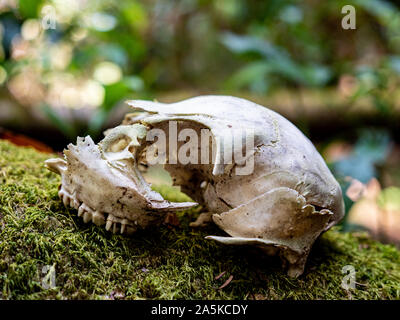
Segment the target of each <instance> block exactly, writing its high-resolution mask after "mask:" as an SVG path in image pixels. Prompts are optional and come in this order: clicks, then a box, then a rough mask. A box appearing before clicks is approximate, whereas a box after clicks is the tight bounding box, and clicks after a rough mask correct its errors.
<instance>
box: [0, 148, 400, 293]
mask: <svg viewBox="0 0 400 320" xmlns="http://www.w3.org/2000/svg"><path fill="white" fill-rule="evenodd" d="M49 157H50V156H49V155H47V154H41V153H38V152H36V151H34V150H32V149H29V148H19V147H15V146H13V145H11V144H9V143H7V142H2V141H0V228H1V229H0V230H1V231H0V292H1V297H2V298H3V299H43V298H46V299H47V298H50V299H53V298H55V299H64V298H67V299H74V298H75V299H89V298H90V299H104V298H109V297H110V295H114V296H115V297H124V298H129V299H142V298H145V299H149V298H160V299H183V298H186V299H253V298H257V299H260V298H267V299H349V298H353V299H399V298H400V284H399V280H400V253H399V251H398V250H397V249H396V248H394V247H393V246H389V245H383V244H380V243H378V242H375V241H373V240H371V239H370V238H368V236H367V235H366V234H350V233H340V232H338V230H337V229H334V230H331V231H329V232H327V233H326V234H325V235H324V236H323V237H322V238H321V239H320V240H318V241H317V243H316V245H315V246H314V248H313V251H312V253H311V256H310V259H309V261H308V264H307V267H306V272H305V274H304V275H303V276H302V277H300V278H299V279H290V278H288V277H287V276H286V275H285V273H284V272H283V271H282V269H281V267H280V262H279V260H278V258H275V257H270V258H269V257H261V256H260V255H259V254H258V253H257V251H254V249H249V248H240V247H224V246H221V245H218V244H216V243H213V242H209V241H206V240H204V236H206V235H208V234H220V235H221V234H223V233H222V231H220V230H219V229H218V228H217V227H215V226H213V225H211V226H209V227H207V228H205V229H201V230H196V229H191V228H190V227H189V222H190V221H192V220H193V219H194V218H195V217H196V215H197V214H198V212H199V210H198V209H197V210H192V211H189V212H185V213H181V214H179V215H178V217H179V219H180V226H179V227H169V226H164V225H163V226H161V227H159V228H153V229H150V230H146V231H142V232H139V233H137V234H135V235H134V236H133V237H130V238H128V237H124V236H120V235H113V234H111V233H108V232H106V231H105V230H104V228H100V227H96V226H94V225H86V224H84V223H83V222H82V221H81V219H80V218H78V217H77V215H76V210H74V209H67V208H64V206H63V204H62V203H61V201H60V200H59V198H58V196H57V188H58V185H59V182H60V180H59V177H58V176H57V175H55V174H53V173H51V172H49V171H48V170H46V169H45V168H44V166H43V161H44V160H45V159H47V158H49ZM159 191H161V192H162V193H163V194H164V195H165V196H168V197H169V198H170V199H171V200H173V198H174V197H178V199H181V196H179V195H178V196H177V195H176V194H175V192H172V191H171V189H168V190H165V189H164V188H160V189H159ZM345 265H352V266H354V268H355V271H356V281H357V285H356V288H355V289H351V290H345V289H343V288H342V287H341V282H342V279H343V276H345V274H343V273H342V268H343V267H344V266H345ZM44 266H54V270H55V275H56V277H55V279H56V287H55V288H51V289H44V288H43V285H42V279H43V277H44V275H45V274H43V273H42V268H43V267H44ZM223 271H226V274H225V276H224V277H222V278H221V279H219V280H214V278H215V276H216V275H218V274H220V273H221V272H223ZM230 275H233V281H232V282H231V283H230V284H229V285H228V286H226V287H225V288H223V289H218V287H219V286H221V285H222V284H223V283H224V281H225V280H226V279H227V277H228V276H230Z"/></svg>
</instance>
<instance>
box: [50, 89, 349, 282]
mask: <svg viewBox="0 0 400 320" xmlns="http://www.w3.org/2000/svg"><path fill="white" fill-rule="evenodd" d="M128 104H129V105H130V106H131V107H132V108H133V109H134V111H136V112H135V113H133V114H129V115H127V116H126V117H125V120H124V122H123V125H122V126H120V127H117V128H115V129H111V130H110V131H109V134H108V135H107V136H106V138H105V139H104V140H107V143H104V140H103V144H102V142H101V143H100V144H99V145H100V147H98V148H99V152H100V153H101V154H103V156H98V157H97V158H100V159H101V161H106V162H107V163H108V164H109V166H111V167H113V168H119V173H118V174H122V175H123V174H124V173H126V170H128V169H126V168H127V167H134V168H136V166H137V163H138V162H139V161H144V160H143V151H144V150H145V149H146V146H147V145H148V141H144V138H143V132H141V131H140V130H142V129H143V128H145V130H149V129H153V128H158V129H162V130H163V131H165V133H166V134H167V135H168V124H169V123H170V122H172V121H176V123H177V124H178V131H179V130H182V129H184V128H192V129H194V130H196V132H200V131H201V130H202V129H209V130H210V132H211V135H212V140H213V146H214V147H215V149H213V150H212V151H213V152H214V153H213V155H212V157H213V159H212V160H213V161H212V162H210V163H205V164H198V163H197V164H192V163H190V164H185V165H184V164H180V163H179V162H178V163H176V164H175V163H174V164H172V163H169V162H168V160H167V163H166V164H165V169H166V170H167V171H169V173H170V174H171V176H172V178H173V179H174V181H175V184H178V185H180V186H181V188H182V191H183V192H185V193H187V194H188V195H189V196H190V197H192V199H194V200H195V201H197V202H198V203H200V204H202V205H203V206H204V207H206V208H207V210H208V211H209V212H211V213H213V216H212V219H213V221H214V222H215V223H216V224H217V225H218V226H219V227H220V228H221V229H222V230H224V231H225V232H226V233H227V234H228V236H208V237H207V238H208V239H212V240H216V241H218V242H221V243H225V244H236V245H254V246H257V247H260V248H261V249H262V250H264V251H265V252H266V253H267V254H278V253H279V255H280V256H281V258H282V260H283V262H284V263H285V264H287V266H288V273H289V275H291V276H298V275H300V274H302V273H303V271H304V265H305V262H306V259H307V256H308V254H309V251H310V249H311V246H312V244H313V243H314V241H315V239H316V238H317V237H318V236H319V235H320V234H321V233H322V232H323V231H325V230H327V229H329V228H330V227H331V226H332V225H334V224H336V223H337V222H338V221H339V220H340V219H341V218H342V217H343V215H344V205H343V199H342V194H341V189H340V186H339V184H338V183H337V181H336V180H335V178H334V177H333V175H332V174H331V172H330V171H329V169H328V167H327V165H326V164H325V162H324V160H323V159H322V157H321V156H320V154H319V153H318V152H317V150H316V149H315V147H314V146H313V144H312V143H311V142H310V141H309V140H308V139H307V138H306V137H305V136H304V135H303V134H302V133H301V131H300V130H298V129H297V128H296V127H295V126H294V125H293V124H292V123H290V122H289V121H288V120H286V119H285V118H284V117H282V116H280V115H279V114H278V113H276V112H274V111H272V110H269V109H267V108H265V107H263V106H260V105H257V104H255V103H253V102H250V101H247V100H244V99H240V98H236V97H230V96H200V97H195V98H191V99H187V100H184V101H180V102H177V103H171V104H164V103H158V102H151V101H142V100H133V101H128ZM137 112H140V113H137ZM129 128H134V130H133V131H134V133H133V134H130V135H131V138H132V135H133V136H134V137H133V139H128V140H131V141H133V142H134V143H133V145H134V146H135V147H136V148H135V151H134V152H133V153H129V151H130V150H131V149H128V147H129V142H127V143H125V144H124V143H123V144H122V148H119V149H118V148H116V150H117V151H116V152H115V153H114V156H113V152H110V150H111V151H113V150H112V149H113V148H112V144H113V143H116V142H118V143H119V144H121V140H123V138H124V137H127V136H129V134H127V132H129V130H130V129H129ZM139 129H140V130H139ZM135 130H136V131H138V132H140V134H141V135H140V136H139V135H138V134H137V135H136V136H135V132H136V131H135ZM243 132H245V134H246V132H251V134H252V138H253V141H252V143H253V145H252V149H251V150H246V156H245V157H243V152H244V150H243V148H233V147H232V144H229V143H228V144H227V143H226V141H227V139H226V136H227V135H230V136H232V137H234V138H236V136H235V135H238V134H240V135H242V134H243ZM110 137H112V138H110ZM86 139H87V138H86ZM167 140H168V139H167ZM233 140H234V139H233ZM131 144H132V143H131ZM181 144H182V142H181ZM110 146H111V147H110ZM70 148H71V147H70ZM94 148H96V147H95V146H94ZM105 149H108V150H109V152H106V150H105ZM227 149H229V150H227ZM228 151H232V153H233V156H232V162H231V163H226V162H225V161H224V156H225V155H226V154H227V153H228ZM247 153H248V154H247ZM116 154H117V156H115V155H116ZM129 154H133V156H132V158H131V159H129ZM169 156H170V155H169ZM246 157H247V158H246ZM249 157H251V159H252V163H253V167H252V170H251V172H248V173H246V174H238V172H240V171H238V170H240V169H241V168H242V169H243V167H244V166H245V163H244V161H243V159H247V160H248V159H249ZM167 158H168V157H167ZM237 159H241V160H240V161H238V160H237ZM67 160H68V159H67ZM56 162H57V161H56ZM64 165H65V164H64ZM48 166H50V167H51V164H50V165H48ZM54 167H55V166H54V165H53V170H54V171H57V172H60V170H59V169H57V170H55V169H54ZM121 167H123V168H124V169H123V170H122V169H120V168H121ZM63 170H67V169H65V168H63ZM121 170H122V171H121ZM124 170H125V171H124ZM129 170H133V169H129ZM134 171H135V174H134V176H135V177H136V178H135V179H132V180H134V181H133V184H134V185H135V187H133V189H135V190H134V192H133V193H132V194H133V195H135V193H136V194H137V197H138V198H141V199H142V202H143V201H145V200H143V196H144V195H147V198H149V195H151V194H152V193H151V192H152V191H151V190H150V188H145V187H142V188H138V187H137V185H138V183H137V181H138V180H140V182H141V184H146V183H145V182H144V180H143V179H142V178H141V176H140V173H139V172H138V170H134ZM131 176H132V175H131ZM105 179H108V178H107V177H105ZM63 181H64V180H63ZM125 188H126V189H127V190H129V188H128V187H127V186H125ZM124 190H125V189H124ZM80 191H81V190H80ZM70 193H72V194H74V191H72V190H71V191H70ZM158 196H159V197H158V198H157V197H156V196H154V194H153V197H152V199H153V200H151V202H152V203H154V202H155V201H156V202H157V201H158V203H163V208H164V209H163V210H165V208H167V210H169V209H170V210H174V209H175V210H176V209H184V208H187V207H189V206H190V205H193V204H191V203H185V204H182V205H181V206H179V204H174V203H171V204H170V203H168V202H166V200H164V199H163V198H162V197H161V195H158ZM71 197H72V198H73V199H75V201H76V197H75V198H74V196H73V195H71ZM144 198H146V196H145V197H144ZM150 198H151V197H150ZM79 202H80V201H79V200H78V203H79ZM81 202H82V201H81ZM83 202H84V201H83ZM91 207H92V210H93V211H95V212H98V211H101V209H100V208H98V207H96V205H95V204H93V203H92V204H91ZM136 211H137V210H136ZM156 211H157V209H156V208H154V205H153V208H152V210H151V212H152V214H153V215H154V212H156ZM141 212H142V213H143V214H144V215H148V214H149V212H148V210H147V211H146V210H143V209H142V211H141ZM117 216H119V217H120V219H124V218H125V219H128V220H129V217H127V216H126V214H125V216H124V214H122V215H118V214H117ZM135 219H136V220H140V218H139V217H135ZM141 220H143V218H142V219H141ZM145 220H146V219H145ZM146 221H147V220H146Z"/></svg>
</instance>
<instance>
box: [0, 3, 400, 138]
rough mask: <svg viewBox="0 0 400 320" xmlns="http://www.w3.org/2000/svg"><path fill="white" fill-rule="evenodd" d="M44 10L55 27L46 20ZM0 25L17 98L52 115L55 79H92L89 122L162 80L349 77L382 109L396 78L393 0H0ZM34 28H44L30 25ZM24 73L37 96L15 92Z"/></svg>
mask: <svg viewBox="0 0 400 320" xmlns="http://www.w3.org/2000/svg"><path fill="white" fill-rule="evenodd" d="M344 5H353V6H354V7H355V8H356V23H357V29H356V30H344V29H343V28H342V27H341V20H342V18H343V16H344V14H343V13H342V11H341V9H342V7H343V6H344ZM51 14H53V15H54V19H55V29H46V28H44V27H43V26H45V25H46V23H47V26H48V25H49V21H48V20H49V16H50V15H51ZM0 24H1V25H0V29H1V32H0V34H1V40H2V48H1V49H0V63H1V65H0V67H1V70H0V81H1V83H2V84H3V85H8V87H9V88H10V87H11V89H10V90H11V92H12V93H13V95H15V96H16V98H17V99H18V100H19V101H20V102H22V103H23V104H27V105H29V104H33V105H47V106H48V107H47V108H45V111H46V110H47V112H46V114H48V115H49V116H50V118H51V119H53V120H54V121H56V122H58V123H60V120H57V119H56V117H57V116H58V115H57V114H58V113H57V112H51V110H50V109H51V108H54V107H57V103H55V102H54V97H53V96H52V97H53V98H51V97H49V96H51V95H52V94H53V95H54V90H52V84H54V82H56V81H57V79H60V78H63V79H64V80H65V78H69V79H70V82H72V83H74V82H75V83H78V85H77V86H78V87H81V88H86V87H85V85H84V84H80V82H81V81H83V79H86V80H88V79H89V80H90V79H94V80H95V81H96V82H97V84H96V83H95V84H93V83H91V84H90V85H91V87H90V85H89V87H90V88H91V89H92V91H90V90H89V91H88V93H83V95H85V94H86V95H95V94H94V93H93V92H96V94H97V95H99V98H98V99H97V100H96V99H94V100H95V101H94V102H93V101H90V102H91V103H92V105H90V103H89V105H90V106H91V107H96V108H97V109H96V110H97V113H96V116H95V117H94V118H92V119H91V123H90V126H91V129H92V131H96V130H99V129H100V127H101V125H102V123H103V122H104V119H105V118H106V117H107V114H108V113H109V112H110V110H112V108H113V107H114V106H115V105H116V104H117V103H118V102H119V101H121V100H122V99H125V98H128V97H132V96H135V97H141V98H152V97H153V95H154V94H153V93H154V92H156V91H159V90H170V89H181V88H200V89H201V90H203V91H212V92H215V91H220V90H228V91H231V92H232V91H235V90H250V91H251V92H255V93H261V94H267V93H269V92H270V91H271V90H274V89H276V88H282V87H287V88H298V87H317V88H323V87H327V86H335V85H337V84H340V83H341V80H343V79H345V80H346V79H347V80H349V79H350V80H351V81H350V82H345V81H344V82H343V83H344V86H345V88H344V90H347V91H346V92H349V93H348V94H349V96H350V99H349V101H355V100H357V99H362V98H368V99H371V100H372V101H373V104H374V105H375V106H376V107H377V108H378V109H379V110H380V111H382V112H386V113H388V112H390V110H391V109H392V108H393V98H392V97H393V94H395V93H394V91H396V89H397V88H398V87H399V73H400V14H399V8H398V6H397V5H396V4H395V1H388V0H386V1H385V0H351V1H347V0H346V1H342V0H338V1H313V0H307V1H296V0H270V1H256V0H248V1H245V0H224V1H211V0H182V1H165V0H148V1H138V0H120V1H118V2H115V1H111V0H103V1H95V0H87V1H78V0H71V1H62V0H19V1H17V0H8V1H3V2H2V4H1V5H0ZM35 28H39V29H40V30H39V31H38V32H37V33H35ZM55 60H56V61H55ZM104 61H106V62H111V63H112V64H115V65H116V66H117V67H118V68H119V70H120V71H121V73H122V75H121V76H120V77H118V78H117V80H115V79H114V80H115V81H109V82H107V81H103V82H102V79H99V77H97V78H96V77H94V74H96V68H98V67H99V64H100V63H101V62H104ZM63 62H65V63H63ZM103 71H104V70H103ZM108 71H110V70H108ZM114 71H115V70H114ZM25 73H30V74H33V78H34V79H36V80H37V81H38V83H37V84H36V85H35V87H33V88H34V89H35V90H33V89H32V91H34V92H35V93H36V94H37V95H38V96H37V97H33V98H32V97H29V95H28V97H23V98H21V97H19V95H20V94H19V93H18V92H20V91H21V90H24V89H25V88H24V87H23V86H22V89H21V88H19V87H18V85H15V83H13V81H12V80H13V78H14V77H16V76H17V75H18V74H23V75H24V74H25ZM104 77H107V73H105V74H104V72H103V79H104ZM343 77H347V78H343ZM2 78H3V79H2ZM24 78H27V77H26V76H24ZM64 80H63V81H64ZM14 82H17V81H14ZM64 82H66V81H64ZM67 82H68V81H67ZM70 82H68V83H70ZM17 84H19V85H20V86H21V84H20V83H18V82H17ZM13 85H14V86H13ZM95 85H100V86H101V88H102V89H99V88H98V87H95ZM65 86H68V84H65ZM346 86H347V87H349V86H350V88H347V87H346ZM13 87H16V89H15V88H14V90H13V89H12V88H13ZM36 89H37V90H36ZM53 89H54V88H53ZM58 90H62V89H60V88H58ZM82 90H83V89H82ZM93 90H94V91H93ZM96 90H97V91H96ZM39 93H40V94H39ZM75 94H79V93H76V92H75ZM80 94H82V93H80ZM60 95H61V98H59V99H58V100H57V101H59V100H60V101H59V106H63V105H67V106H68V107H74V108H79V107H81V106H82V107H84V106H85V104H88V102H87V101H86V100H87V99H86V100H85V99H83V102H81V101H80V100H79V99H73V98H71V97H70V96H68V95H67V97H66V98H65V97H64V98H65V99H66V100H68V98H71V99H70V100H68V101H67V102H65V101H63V99H64V98H63V94H62V93H60ZM70 95H72V93H71V92H70ZM24 98H25V99H24ZM65 99H64V100H65ZM89 100H90V99H89ZM55 104H56V105H55ZM79 104H82V105H81V106H80V105H79ZM49 110H50V111H49ZM67 126H68V125H67ZM62 130H64V131H65V130H67V131H66V133H67V132H68V128H67V129H66V128H64V129H62ZM71 134H73V133H71Z"/></svg>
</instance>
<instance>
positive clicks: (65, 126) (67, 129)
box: [40, 104, 76, 139]
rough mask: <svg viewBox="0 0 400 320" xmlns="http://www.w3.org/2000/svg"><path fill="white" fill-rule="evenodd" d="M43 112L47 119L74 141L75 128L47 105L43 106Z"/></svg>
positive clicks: (41, 107)
mask: <svg viewBox="0 0 400 320" xmlns="http://www.w3.org/2000/svg"><path fill="white" fill-rule="evenodd" d="M40 109H41V110H42V112H43V113H44V114H45V115H46V116H47V118H48V119H49V120H50V121H51V122H52V123H53V124H54V125H55V126H56V127H57V128H58V129H59V130H60V131H61V132H62V133H63V134H64V135H65V136H66V137H68V138H70V139H74V138H75V137H76V130H75V128H74V126H73V125H72V124H71V123H69V122H68V121H65V119H63V118H61V117H60V116H59V115H58V114H57V112H56V111H55V110H54V109H53V108H51V107H50V106H48V105H47V104H42V105H41V106H40Z"/></svg>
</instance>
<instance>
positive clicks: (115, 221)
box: [106, 214, 136, 234]
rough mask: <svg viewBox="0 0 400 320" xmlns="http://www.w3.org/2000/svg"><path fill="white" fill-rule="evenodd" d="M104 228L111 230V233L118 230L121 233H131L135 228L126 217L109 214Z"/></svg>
mask: <svg viewBox="0 0 400 320" xmlns="http://www.w3.org/2000/svg"><path fill="white" fill-rule="evenodd" d="M106 230H107V231H110V230H111V231H112V232H113V233H117V232H118V231H119V232H120V233H121V234H123V233H127V234H132V233H133V232H135V230H136V228H135V227H134V226H133V225H131V224H130V221H129V220H128V219H121V218H118V217H116V216H113V215H112V214H109V215H108V217H107V222H106Z"/></svg>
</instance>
